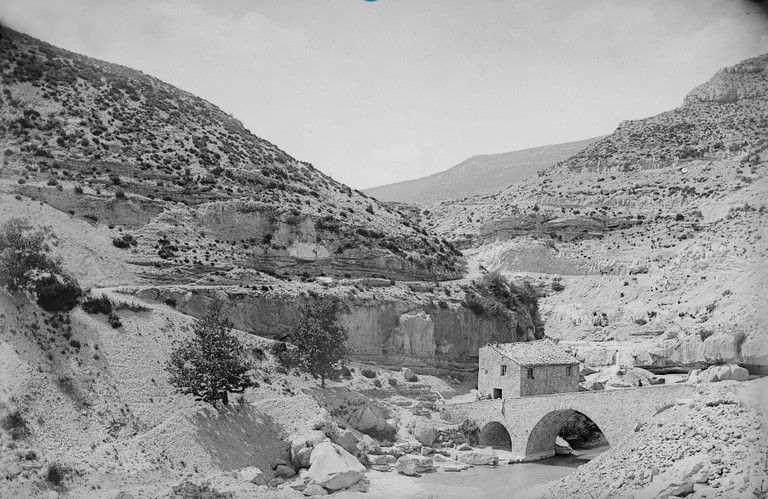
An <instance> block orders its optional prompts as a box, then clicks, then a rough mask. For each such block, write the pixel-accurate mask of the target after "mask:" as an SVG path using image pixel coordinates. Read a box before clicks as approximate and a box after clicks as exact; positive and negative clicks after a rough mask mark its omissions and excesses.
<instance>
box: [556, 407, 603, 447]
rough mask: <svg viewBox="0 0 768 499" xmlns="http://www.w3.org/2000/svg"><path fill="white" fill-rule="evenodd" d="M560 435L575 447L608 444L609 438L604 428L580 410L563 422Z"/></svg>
mask: <svg viewBox="0 0 768 499" xmlns="http://www.w3.org/2000/svg"><path fill="white" fill-rule="evenodd" d="M558 436H559V437H560V438H562V439H564V440H565V441H566V442H568V443H569V444H570V446H571V447H572V448H573V449H591V448H594V447H601V446H604V445H608V439H607V438H606V436H605V434H604V433H603V430H602V429H601V428H600V427H599V426H597V423H595V422H594V421H592V420H591V419H590V418H589V417H588V416H586V415H585V414H582V413H581V412H579V411H574V412H573V414H571V417H569V418H568V419H567V420H566V421H565V423H563V426H562V427H560V432H559V433H558Z"/></svg>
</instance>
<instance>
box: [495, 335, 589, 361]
mask: <svg viewBox="0 0 768 499" xmlns="http://www.w3.org/2000/svg"><path fill="white" fill-rule="evenodd" d="M488 346H490V347H491V348H493V349H494V350H496V351H497V352H499V353H500V354H502V355H504V356H505V357H508V358H509V359H511V360H512V361H514V362H515V363H516V364H518V365H521V366H556V365H563V364H566V365H572V364H578V363H579V361H578V360H576V357H574V356H572V355H571V354H569V353H566V352H565V351H564V350H563V349H562V348H560V347H559V346H557V345H555V344H554V343H553V342H552V340H549V339H546V338H545V339H543V340H536V341H520V342H516V343H495V344H490V345H488Z"/></svg>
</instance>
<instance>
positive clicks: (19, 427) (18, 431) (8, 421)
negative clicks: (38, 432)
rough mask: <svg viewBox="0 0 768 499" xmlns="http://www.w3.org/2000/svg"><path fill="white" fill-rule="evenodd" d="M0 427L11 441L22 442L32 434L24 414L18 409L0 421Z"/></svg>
mask: <svg viewBox="0 0 768 499" xmlns="http://www.w3.org/2000/svg"><path fill="white" fill-rule="evenodd" d="M0 427H2V428H3V430H5V431H7V432H8V434H10V436H11V438H12V439H13V440H24V439H25V438H27V437H29V436H30V435H31V434H32V432H31V431H30V429H29V425H28V423H27V420H26V418H24V414H22V412H21V411H20V410H19V409H16V410H14V411H11V412H10V413H8V414H7V415H6V416H5V417H4V418H3V419H2V420H0Z"/></svg>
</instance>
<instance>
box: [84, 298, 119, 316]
mask: <svg viewBox="0 0 768 499" xmlns="http://www.w3.org/2000/svg"><path fill="white" fill-rule="evenodd" d="M82 306H83V311H84V312H85V313H88V314H104V315H109V314H111V313H112V306H113V304H112V300H110V299H109V298H108V297H107V296H105V295H101V296H99V297H98V298H95V297H93V296H89V297H87V298H86V299H85V300H84V301H83V305H82Z"/></svg>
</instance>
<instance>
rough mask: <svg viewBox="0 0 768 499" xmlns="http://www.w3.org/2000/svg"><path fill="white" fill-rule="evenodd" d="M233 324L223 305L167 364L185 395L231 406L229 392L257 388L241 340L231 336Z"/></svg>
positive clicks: (174, 382) (198, 326) (194, 329)
mask: <svg viewBox="0 0 768 499" xmlns="http://www.w3.org/2000/svg"><path fill="white" fill-rule="evenodd" d="M231 330H232V323H230V322H229V320H227V319H226V318H225V317H222V313H221V303H218V302H216V303H214V304H213V306H212V307H211V310H210V311H209V312H208V314H207V315H206V316H205V317H203V318H202V319H200V320H199V321H197V322H196V323H195V324H194V325H193V326H192V332H193V333H194V336H193V337H192V338H191V339H190V340H188V341H187V342H186V343H185V344H184V345H182V346H181V347H179V348H178V349H177V350H175V351H174V352H173V353H171V358H170V359H169V360H168V362H167V363H166V367H165V368H166V370H167V371H168V372H169V373H170V375H171V376H170V383H171V384H172V385H173V386H175V387H176V388H177V389H178V390H179V391H180V392H181V393H191V394H192V395H194V396H195V398H196V399H198V400H204V401H205V402H208V403H210V404H213V403H214V402H216V401H217V400H221V401H222V403H223V404H224V405H227V404H228V403H229V395H228V394H229V392H233V393H242V392H244V391H245V389H246V388H248V387H249V386H252V385H253V381H252V380H251V378H250V376H248V374H247V372H248V371H249V370H250V365H249V363H248V359H247V358H246V356H245V352H244V350H243V346H242V345H241V344H240V341H238V339H237V338H236V337H235V336H234V335H233V334H232V333H231Z"/></svg>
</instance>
